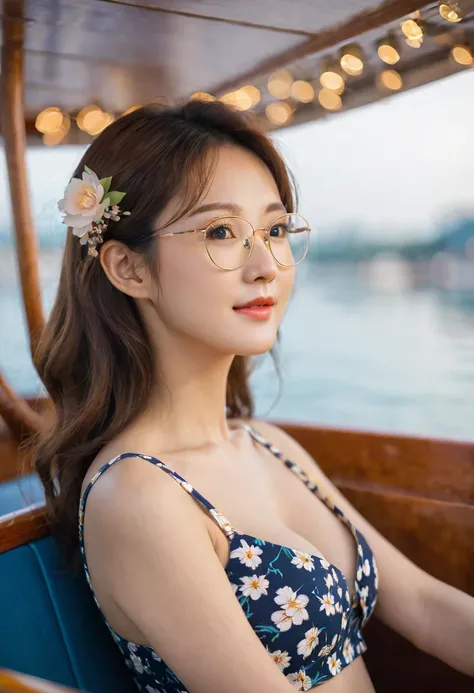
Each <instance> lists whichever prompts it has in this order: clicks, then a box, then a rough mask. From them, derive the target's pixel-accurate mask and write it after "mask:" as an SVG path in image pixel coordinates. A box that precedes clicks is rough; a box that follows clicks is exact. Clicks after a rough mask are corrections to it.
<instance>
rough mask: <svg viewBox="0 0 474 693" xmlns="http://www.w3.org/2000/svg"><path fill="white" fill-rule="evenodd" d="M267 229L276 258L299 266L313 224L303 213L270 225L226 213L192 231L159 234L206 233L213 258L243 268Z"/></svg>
mask: <svg viewBox="0 0 474 693" xmlns="http://www.w3.org/2000/svg"><path fill="white" fill-rule="evenodd" d="M257 231H261V232H262V233H263V240H264V243H265V245H266V247H267V249H268V250H269V251H270V253H271V255H272V256H273V258H274V260H275V261H276V262H277V263H278V264H279V265H281V266H282V267H295V266H296V265H299V264H300V262H302V261H303V260H304V259H305V257H306V255H307V253H308V249H309V240H310V234H311V228H310V226H309V224H308V222H307V220H306V219H305V218H304V217H302V216H301V215H300V214H281V215H280V216H279V217H277V218H276V219H274V220H273V221H272V223H271V224H270V225H269V226H268V227H267V228H259V229H256V228H254V227H253V226H252V224H251V223H250V221H248V220H247V219H244V218H243V217H239V216H233V215H229V216H222V217H217V219H213V220H212V221H210V222H209V223H208V224H207V226H206V227H204V228H200V229H190V230H188V231H159V232H158V233H157V234H156V235H157V236H179V235H182V234H185V233H202V234H203V237H204V243H205V246H206V251H207V254H208V256H209V259H210V260H211V262H212V263H213V264H214V265H216V267H219V269H223V270H227V271H232V270H236V269H239V267H242V265H243V264H244V263H245V262H246V261H247V260H248V259H249V257H250V255H251V253H252V250H253V247H254V245H255V234H256V233H257Z"/></svg>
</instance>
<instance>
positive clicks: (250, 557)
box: [230, 539, 263, 570]
mask: <svg viewBox="0 0 474 693" xmlns="http://www.w3.org/2000/svg"><path fill="white" fill-rule="evenodd" d="M262 553H263V551H262V549H259V547H258V546H249V545H248V544H247V542H246V541H245V539H241V540H240V547H239V548H238V549H234V550H233V551H232V553H231V554H230V558H238V559H239V560H240V562H241V563H243V565H244V566H246V568H252V570H255V568H257V567H258V566H259V565H260V563H261V562H262V559H261V558H260V554H262Z"/></svg>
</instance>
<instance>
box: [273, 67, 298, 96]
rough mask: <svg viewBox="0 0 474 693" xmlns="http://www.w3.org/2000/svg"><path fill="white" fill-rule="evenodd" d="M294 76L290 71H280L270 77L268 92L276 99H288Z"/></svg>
mask: <svg viewBox="0 0 474 693" xmlns="http://www.w3.org/2000/svg"><path fill="white" fill-rule="evenodd" d="M293 81H294V80H293V75H292V74H291V72H290V71H289V70H279V71H278V72H274V73H273V74H272V75H270V78H269V80H268V91H269V92H270V94H271V95H272V96H274V97H275V98H276V99H287V98H288V97H289V96H290V93H291V85H292V84H293Z"/></svg>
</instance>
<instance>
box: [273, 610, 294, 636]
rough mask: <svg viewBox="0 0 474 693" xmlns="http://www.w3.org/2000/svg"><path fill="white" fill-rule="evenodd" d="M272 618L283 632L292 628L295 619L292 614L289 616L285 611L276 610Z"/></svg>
mask: <svg viewBox="0 0 474 693" xmlns="http://www.w3.org/2000/svg"><path fill="white" fill-rule="evenodd" d="M271 618H272V621H273V623H274V624H275V625H276V627H277V628H278V630H281V632H282V633H284V632H285V631H286V630H290V628H291V626H292V625H293V619H292V618H291V616H287V615H286V613H285V612H284V611H274V612H273V614H272V616H271Z"/></svg>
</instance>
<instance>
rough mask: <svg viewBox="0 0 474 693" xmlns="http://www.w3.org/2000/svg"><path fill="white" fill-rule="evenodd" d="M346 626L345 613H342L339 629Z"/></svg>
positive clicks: (343, 628)
mask: <svg viewBox="0 0 474 693" xmlns="http://www.w3.org/2000/svg"><path fill="white" fill-rule="evenodd" d="M346 626H347V614H342V618H341V630H345V629H346Z"/></svg>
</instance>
